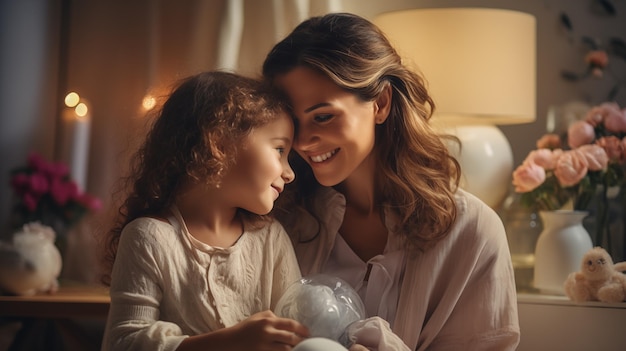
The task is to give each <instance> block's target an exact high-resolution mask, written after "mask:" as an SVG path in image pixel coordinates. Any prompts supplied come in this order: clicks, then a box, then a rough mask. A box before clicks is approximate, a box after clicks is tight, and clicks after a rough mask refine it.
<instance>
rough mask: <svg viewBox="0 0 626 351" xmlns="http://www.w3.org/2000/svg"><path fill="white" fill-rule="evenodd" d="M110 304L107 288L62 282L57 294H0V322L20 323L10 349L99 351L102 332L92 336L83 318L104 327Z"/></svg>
mask: <svg viewBox="0 0 626 351" xmlns="http://www.w3.org/2000/svg"><path fill="white" fill-rule="evenodd" d="M109 305H110V298H109V293H108V289H107V288H105V287H102V286H86V285H78V284H71V283H64V282H62V283H61V287H60V288H59V291H57V292H56V293H54V294H38V295H33V296H0V321H2V323H3V324H4V325H10V324H11V323H13V324H15V323H18V324H19V326H20V328H19V330H18V332H17V333H16V334H15V337H14V340H13V342H12V343H11V346H10V348H9V350H33V349H37V350H38V349H40V348H41V349H45V350H55V347H53V346H52V344H54V343H56V344H59V345H62V346H59V347H57V348H56V349H59V350H73V349H76V350H90V349H93V350H98V349H99V347H100V346H99V343H100V338H101V335H99V336H97V337H95V338H94V337H93V336H89V335H88V334H89V333H87V332H86V331H85V328H84V323H85V322H84V321H89V322H91V323H94V321H95V323H98V324H99V325H102V328H103V326H104V323H105V322H106V318H107V314H108V312H109ZM51 338H52V339H53V340H50V339H51ZM44 339H46V340H44ZM39 345H40V346H39ZM70 345H72V346H70Z"/></svg>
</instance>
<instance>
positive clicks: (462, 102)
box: [373, 8, 536, 125]
mask: <svg viewBox="0 0 626 351" xmlns="http://www.w3.org/2000/svg"><path fill="white" fill-rule="evenodd" d="M373 22H374V23H375V24H376V25H378V26H379V27H380V28H381V29H382V30H383V31H384V32H385V34H386V35H387V36H388V38H389V39H390V40H391V42H392V44H393V45H394V47H395V48H396V49H397V50H398V53H399V54H400V56H402V57H403V60H405V62H406V63H407V64H408V65H410V66H414V67H415V68H416V69H417V70H419V71H421V72H422V74H423V75H424V76H425V78H426V81H427V82H428V88H429V91H430V93H431V95H432V96H433V99H434V100H435V105H436V107H437V108H436V112H435V117H436V118H435V119H434V120H437V119H439V118H446V119H447V120H446V124H452V125H458V124H476V123H479V124H515V123H527V122H532V121H534V120H535V99H536V98H535V95H536V93H535V87H536V82H535V81H536V52H535V51H536V44H535V41H536V39H535V37H536V34H535V31H536V29H535V18H534V17H533V16H532V15H530V14H527V13H522V12H517V11H511V10H502V9H489V8H433V9H411V10H404V11H396V12H388V13H383V14H381V15H379V16H377V17H376V18H375V19H374V21H373Z"/></svg>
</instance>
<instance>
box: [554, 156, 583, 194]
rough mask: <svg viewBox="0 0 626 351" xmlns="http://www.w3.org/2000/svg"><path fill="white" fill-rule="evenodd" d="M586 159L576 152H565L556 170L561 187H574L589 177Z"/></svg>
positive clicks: (555, 174) (555, 173)
mask: <svg viewBox="0 0 626 351" xmlns="http://www.w3.org/2000/svg"><path fill="white" fill-rule="evenodd" d="M587 167H588V163H587V160H586V158H585V157H584V156H583V155H581V154H580V153H578V152H575V151H571V150H569V151H564V152H563V154H562V155H561V157H559V159H558V161H557V163H556V167H555V169H554V176H555V177H556V179H557V180H558V181H559V184H561V186H565V187H567V186H574V185H576V184H578V183H579V182H580V180H581V179H583V178H584V177H585V176H586V175H587V170H588V168H587Z"/></svg>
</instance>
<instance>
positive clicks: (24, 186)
mask: <svg viewBox="0 0 626 351" xmlns="http://www.w3.org/2000/svg"><path fill="white" fill-rule="evenodd" d="M11 187H12V188H13V190H14V191H15V192H16V193H17V194H18V195H22V194H24V193H25V192H26V191H28V189H29V187H30V177H29V176H28V175H27V174H24V173H18V174H16V175H14V176H13V177H11Z"/></svg>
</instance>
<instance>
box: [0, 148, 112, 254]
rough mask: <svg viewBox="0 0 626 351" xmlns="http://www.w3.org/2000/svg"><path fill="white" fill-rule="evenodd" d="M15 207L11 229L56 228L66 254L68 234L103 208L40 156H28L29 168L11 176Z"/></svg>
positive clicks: (64, 168) (59, 167)
mask: <svg viewBox="0 0 626 351" xmlns="http://www.w3.org/2000/svg"><path fill="white" fill-rule="evenodd" d="M10 182H11V189H12V190H13V194H14V199H15V204H14V207H13V213H12V221H11V222H12V229H14V230H17V229H18V228H20V227H22V226H23V225H24V224H28V223H32V222H39V223H41V224H43V225H46V226H49V227H51V228H53V229H54V230H55V232H56V234H57V245H58V246H59V249H60V251H61V252H62V253H63V250H64V247H63V246H64V242H65V238H64V235H65V234H66V231H67V230H68V229H70V228H71V227H72V226H74V225H75V224H76V223H78V222H79V221H80V220H81V219H82V218H83V217H84V216H85V215H86V214H87V213H89V212H90V211H97V210H99V209H100V208H101V207H102V204H101V202H100V200H99V199H98V198H96V197H94V196H92V195H90V194H88V193H86V192H83V190H82V189H80V188H79V187H78V185H77V184H76V182H75V181H73V180H72V179H71V177H70V174H69V170H68V167H67V166H66V165H65V164H64V163H62V162H58V163H54V162H47V161H46V160H45V159H44V158H43V157H41V156H40V155H39V154H37V153H31V154H30V155H29V156H28V160H27V164H26V165H25V166H23V167H19V168H17V169H14V170H13V171H12V172H11V178H10Z"/></svg>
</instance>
